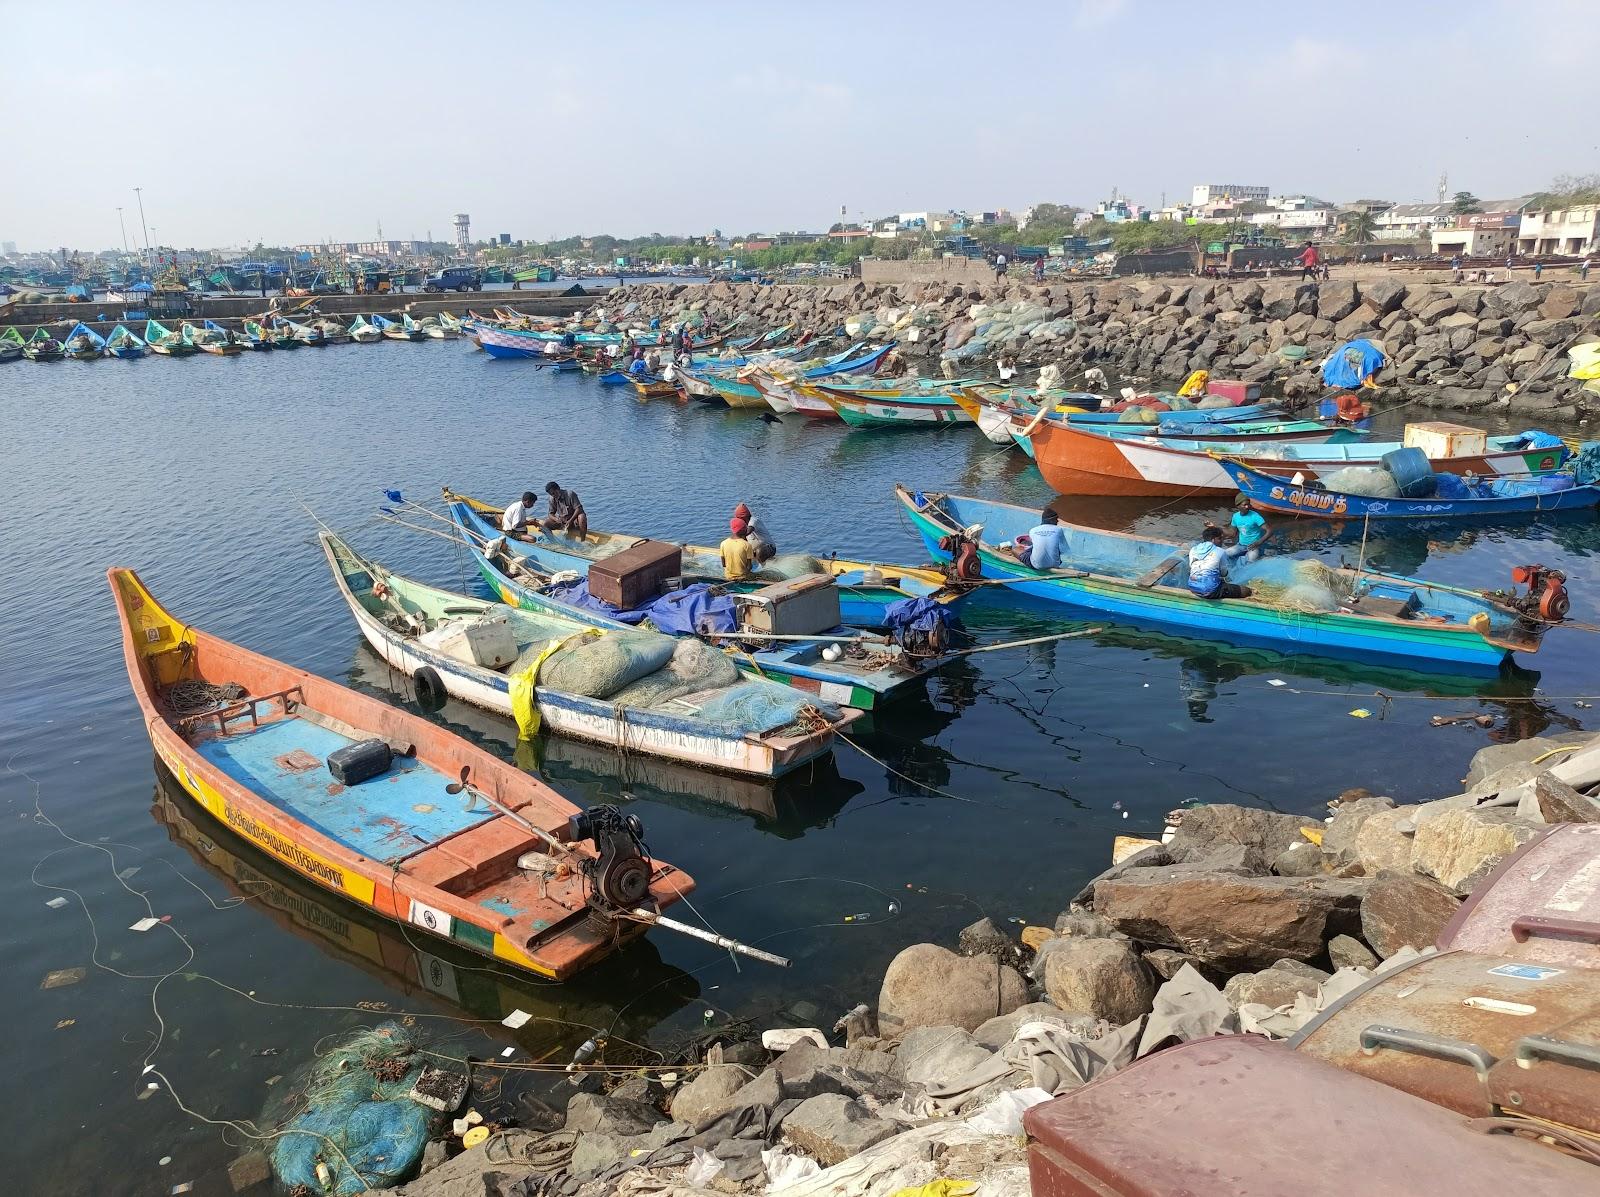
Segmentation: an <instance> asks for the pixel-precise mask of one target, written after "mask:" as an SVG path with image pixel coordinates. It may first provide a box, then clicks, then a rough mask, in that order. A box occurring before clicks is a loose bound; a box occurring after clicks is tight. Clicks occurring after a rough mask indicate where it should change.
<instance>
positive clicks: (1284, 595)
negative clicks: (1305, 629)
mask: <svg viewBox="0 0 1600 1197" xmlns="http://www.w3.org/2000/svg"><path fill="white" fill-rule="evenodd" d="M1264 564H1265V565H1266V567H1267V570H1270V572H1266V571H1263V572H1262V573H1253V574H1252V575H1251V576H1250V577H1249V579H1248V582H1249V585H1250V590H1251V593H1252V594H1253V595H1254V597H1255V598H1257V599H1259V600H1261V601H1262V602H1264V603H1269V604H1271V605H1272V606H1275V607H1283V608H1285V609H1287V610H1291V611H1307V612H1319V611H1333V610H1336V609H1337V608H1338V606H1339V604H1340V602H1341V601H1342V599H1341V594H1342V592H1343V590H1344V589H1345V586H1344V582H1343V580H1342V579H1341V578H1340V576H1339V572H1338V571H1337V570H1335V569H1333V568H1331V567H1330V566H1327V565H1324V564H1323V563H1322V562H1321V561H1317V560H1315V559H1310V558H1306V559H1301V560H1297V561H1272V562H1267V563H1264Z"/></svg>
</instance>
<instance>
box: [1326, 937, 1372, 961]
mask: <svg viewBox="0 0 1600 1197" xmlns="http://www.w3.org/2000/svg"><path fill="white" fill-rule="evenodd" d="M1328 961H1329V962H1330V963H1331V964H1332V965H1333V967H1334V968H1376V967H1377V966H1378V955H1377V953H1376V952H1374V951H1373V950H1372V949H1371V948H1369V947H1367V945H1366V944H1364V943H1362V942H1361V941H1360V940H1359V939H1357V938H1356V937H1355V936H1354V935H1335V936H1334V937H1333V938H1332V939H1330V940H1329V941H1328Z"/></svg>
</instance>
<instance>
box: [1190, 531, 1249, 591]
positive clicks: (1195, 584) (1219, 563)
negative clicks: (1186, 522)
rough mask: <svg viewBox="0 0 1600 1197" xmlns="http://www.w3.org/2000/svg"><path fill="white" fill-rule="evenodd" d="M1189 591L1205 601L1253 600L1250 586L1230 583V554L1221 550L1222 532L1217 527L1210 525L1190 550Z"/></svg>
mask: <svg viewBox="0 0 1600 1197" xmlns="http://www.w3.org/2000/svg"><path fill="white" fill-rule="evenodd" d="M1189 589H1190V591H1192V592H1193V593H1194V594H1196V595H1197V596H1199V597H1200V598H1203V599H1225V598H1249V597H1250V588H1249V587H1248V586H1236V585H1234V584H1233V583H1232V582H1230V581H1228V554H1227V552H1226V551H1225V550H1224V549H1223V547H1222V529H1221V528H1219V527H1217V526H1216V525H1215V524H1207V525H1206V530H1205V531H1204V532H1202V533H1201V534H1200V540H1199V542H1198V543H1196V544H1195V546H1194V547H1193V548H1191V549H1190V550H1189Z"/></svg>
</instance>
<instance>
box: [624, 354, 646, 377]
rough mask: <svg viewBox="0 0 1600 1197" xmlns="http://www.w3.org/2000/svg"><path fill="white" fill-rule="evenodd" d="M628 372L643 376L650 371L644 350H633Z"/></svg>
mask: <svg viewBox="0 0 1600 1197" xmlns="http://www.w3.org/2000/svg"><path fill="white" fill-rule="evenodd" d="M628 373H629V374H632V375H634V376H635V377H643V376H644V375H645V374H647V373H649V367H648V366H646V365H645V364H644V350H642V349H635V350H634V351H633V360H632V361H631V362H629V363H628Z"/></svg>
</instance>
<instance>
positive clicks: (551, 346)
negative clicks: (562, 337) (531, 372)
mask: <svg viewBox="0 0 1600 1197" xmlns="http://www.w3.org/2000/svg"><path fill="white" fill-rule="evenodd" d="M540 352H541V353H543V354H544V355H545V357H548V358H558V357H560V356H561V342H560V341H546V342H545V343H544V348H543V349H542V350H540Z"/></svg>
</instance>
